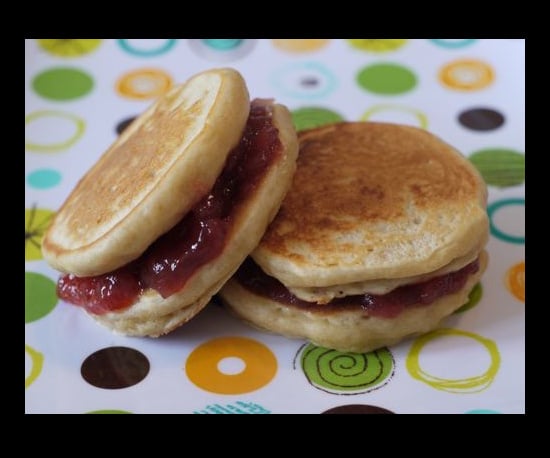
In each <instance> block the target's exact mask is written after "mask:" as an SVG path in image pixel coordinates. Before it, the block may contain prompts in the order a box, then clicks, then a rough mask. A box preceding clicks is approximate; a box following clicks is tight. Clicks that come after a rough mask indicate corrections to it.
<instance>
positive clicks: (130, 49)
mask: <svg viewBox="0 0 550 458" xmlns="http://www.w3.org/2000/svg"><path fill="white" fill-rule="evenodd" d="M117 41H118V44H119V45H120V47H121V48H122V49H124V51H126V52H127V53H129V54H132V55H134V56H139V57H154V56H160V55H161V54H164V53H166V52H168V51H170V50H171V49H172V48H173V47H174V45H175V44H176V41H177V40H174V39H168V40H166V43H164V44H163V45H162V46H160V47H158V48H156V49H138V48H135V47H134V46H131V45H130V43H128V40H123V39H119V40H117Z"/></svg>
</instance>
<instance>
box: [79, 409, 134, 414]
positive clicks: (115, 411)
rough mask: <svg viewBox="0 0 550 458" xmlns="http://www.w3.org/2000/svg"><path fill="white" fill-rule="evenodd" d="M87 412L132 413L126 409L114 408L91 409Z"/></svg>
mask: <svg viewBox="0 0 550 458" xmlns="http://www.w3.org/2000/svg"><path fill="white" fill-rule="evenodd" d="M86 413H87V414H88V413H94V414H95V413H101V414H114V413H117V414H120V413H132V412H128V411H127V410H115V409H105V410H91V411H90V412H86Z"/></svg>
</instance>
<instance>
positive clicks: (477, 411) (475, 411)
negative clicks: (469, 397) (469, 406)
mask: <svg viewBox="0 0 550 458" xmlns="http://www.w3.org/2000/svg"><path fill="white" fill-rule="evenodd" d="M466 413H500V412H498V411H496V410H491V409H474V410H468V412H466Z"/></svg>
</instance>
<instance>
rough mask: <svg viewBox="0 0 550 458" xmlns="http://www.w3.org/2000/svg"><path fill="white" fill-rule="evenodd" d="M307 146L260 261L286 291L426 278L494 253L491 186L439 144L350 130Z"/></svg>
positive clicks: (378, 128) (338, 129) (415, 136)
mask: <svg viewBox="0 0 550 458" xmlns="http://www.w3.org/2000/svg"><path fill="white" fill-rule="evenodd" d="M298 138H299V142H300V152H299V156H298V167H297V171H296V174H295V175H294V179H293V183H292V187H291V189H290V191H289V192H288V194H287V195H286V197H285V200H284V201H283V204H282V206H281V209H280V211H279V213H278V215H277V217H276V218H275V219H274V221H273V222H272V224H271V225H270V227H269V229H268V231H267V232H266V234H265V235H264V237H263V239H262V241H261V243H260V245H259V246H258V248H257V249H256V250H255V251H254V252H253V253H252V256H253V258H254V260H255V261H256V262H257V263H258V264H259V265H260V266H261V267H262V268H263V270H264V271H266V272H267V273H268V274H270V275H272V276H274V277H276V278H278V279H279V280H280V281H281V282H283V283H284V284H285V285H287V286H296V287H314V286H320V287H323V286H330V285H345V284H349V283H353V282H361V281H366V280H378V279H391V278H401V277H412V276H416V275H422V274H425V273H428V272H432V271H435V270H437V269H440V268H442V267H443V266H445V265H447V264H449V263H450V262H452V261H453V260H455V259H457V258H461V257H463V256H466V255H468V254H469V253H472V252H473V251H479V250H481V248H482V247H483V246H484V245H485V243H486V241H487V238H488V227H489V224H488V218H487V214H486V211H485V206H486V199H487V190H486V186H485V183H484V182H483V180H482V178H481V176H480V175H479V173H478V172H477V170H476V169H475V168H474V167H473V166H472V165H471V164H470V162H469V161H468V160H467V159H465V158H464V157H463V156H462V155H461V154H460V153H459V152H457V151H456V150H455V149H454V148H452V147H451V146H449V145H448V144H446V143H444V142H443V141H442V140H440V139H438V138H437V137H435V136H434V135H432V134H430V133H428V132H426V131H424V130H422V129H418V128H414V127H409V126H401V125H396V124H388V123H374V122H355V123H351V122H350V123H338V124H332V125H330V126H326V127H320V128H317V129H312V130H309V131H305V132H301V133H300V134H299V136H298Z"/></svg>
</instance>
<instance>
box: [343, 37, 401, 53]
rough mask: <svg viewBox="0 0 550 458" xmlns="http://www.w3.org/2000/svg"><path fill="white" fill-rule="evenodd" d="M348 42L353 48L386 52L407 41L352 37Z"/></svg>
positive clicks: (397, 47) (399, 46)
mask: <svg viewBox="0 0 550 458" xmlns="http://www.w3.org/2000/svg"><path fill="white" fill-rule="evenodd" d="M348 42H349V44H350V45H352V46H353V47H354V48H357V49H360V50H361V51H371V52H388V51H395V50H396V49H399V48H401V46H404V45H405V43H407V40H405V39H401V38H399V39H380V38H373V39H353V40H348Z"/></svg>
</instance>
